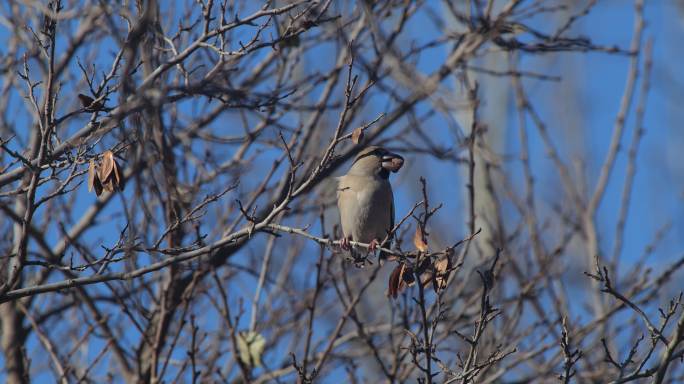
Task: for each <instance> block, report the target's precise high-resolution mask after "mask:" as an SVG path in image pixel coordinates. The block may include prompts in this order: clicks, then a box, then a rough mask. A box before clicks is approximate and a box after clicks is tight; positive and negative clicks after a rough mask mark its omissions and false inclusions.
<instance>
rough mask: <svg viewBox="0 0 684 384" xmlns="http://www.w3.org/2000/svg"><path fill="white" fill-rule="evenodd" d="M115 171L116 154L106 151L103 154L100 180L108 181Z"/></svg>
mask: <svg viewBox="0 0 684 384" xmlns="http://www.w3.org/2000/svg"><path fill="white" fill-rule="evenodd" d="M113 170H114V153H112V151H105V153H103V154H102V167H100V179H102V180H107V179H109V176H110V175H111V174H112V171H113Z"/></svg>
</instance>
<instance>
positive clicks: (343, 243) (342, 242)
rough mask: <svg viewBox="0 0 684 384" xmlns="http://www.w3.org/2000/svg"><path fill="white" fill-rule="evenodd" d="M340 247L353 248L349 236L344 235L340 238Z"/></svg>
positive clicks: (346, 249) (344, 248)
mask: <svg viewBox="0 0 684 384" xmlns="http://www.w3.org/2000/svg"><path fill="white" fill-rule="evenodd" d="M340 248H342V249H343V250H345V251H348V250H350V249H351V246H350V245H349V238H347V237H343V238H342V239H340Z"/></svg>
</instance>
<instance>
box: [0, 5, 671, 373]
mask: <svg viewBox="0 0 684 384" xmlns="http://www.w3.org/2000/svg"><path fill="white" fill-rule="evenodd" d="M597 3H598V2H597V1H595V0H589V1H585V2H582V4H578V3H575V2H563V1H561V2H551V1H537V0H502V1H494V0H489V1H481V0H473V1H464V2H451V1H443V2H438V1H434V2H433V1H405V0H388V1H368V0H359V1H350V2H346V1H332V0H293V1H261V2H258V1H251V0H244V1H240V0H233V1H231V0H220V1H213V0H199V1H177V2H158V1H154V0H148V1H144V0H138V1H135V2H121V3H117V2H105V1H83V2H80V1H60V0H50V1H21V2H9V3H8V4H5V5H3V7H2V17H1V18H0V22H1V23H2V26H3V35H2V36H3V37H4V38H5V39H4V41H5V42H6V44H5V45H4V46H3V47H1V48H0V49H2V51H3V55H2V65H1V66H0V68H2V75H1V76H2V77H1V79H2V81H1V87H0V88H1V90H2V97H1V98H0V119H1V120H0V209H1V210H2V215H1V216H0V225H1V226H2V229H4V232H3V233H5V235H3V236H2V237H0V249H1V250H2V252H1V253H0V256H2V258H1V259H0V264H1V268H2V275H1V276H2V277H1V278H0V283H1V284H0V321H1V323H2V328H1V332H0V342H1V343H0V347H1V350H2V359H1V361H2V362H3V364H4V369H3V371H2V378H3V379H5V381H6V382H8V383H22V382H30V381H50V382H52V381H56V382H65V383H68V382H97V383H100V382H154V383H158V382H255V383H266V382H294V381H297V382H301V383H310V382H391V383H394V382H415V381H418V382H420V383H434V382H441V383H454V382H460V383H494V382H496V383H504V382H506V383H507V382H556V381H560V382H564V383H569V382H611V383H624V382H651V381H652V382H655V383H663V382H679V381H681V380H684V368H683V365H682V363H681V361H682V358H684V343H683V342H682V341H683V340H684V309H683V308H682V305H683V304H684V303H683V302H682V290H681V284H678V281H681V274H679V269H680V268H681V267H682V265H684V258H680V259H678V260H675V262H674V263H673V264H671V265H667V266H666V265H664V264H663V263H653V259H652V258H649V257H650V255H651V254H653V253H654V252H655V253H657V252H659V251H658V248H657V246H658V245H659V244H660V242H661V241H662V237H663V236H664V234H665V233H666V232H667V231H668V228H669V227H670V226H668V225H662V226H661V227H659V228H646V229H645V232H647V233H648V234H646V235H644V236H649V234H653V236H654V238H653V240H652V242H651V244H650V245H649V247H647V249H646V250H645V251H644V253H643V255H642V256H641V257H640V258H638V259H636V258H634V257H631V258H629V259H628V256H627V255H633V254H634V251H633V250H631V249H629V250H628V249H626V245H625V237H626V235H625V234H626V226H627V224H628V223H629V222H630V220H639V219H638V218H634V217H632V216H630V215H629V210H630V206H631V205H632V200H633V197H632V196H633V192H634V190H635V175H636V172H637V169H638V164H639V159H640V157H639V154H640V151H641V148H642V145H641V141H642V137H643V134H644V125H645V123H644V122H645V114H646V106H647V105H649V103H648V96H649V93H650V88H651V87H650V85H651V81H650V79H651V72H652V70H651V67H652V66H653V64H652V61H653V57H654V55H653V54H652V44H653V42H652V39H651V36H650V35H649V32H648V30H647V29H646V30H645V25H646V21H645V15H647V14H648V13H646V12H644V4H643V0H635V1H634V3H633V5H631V6H630V7H628V6H627V3H621V4H620V5H617V7H620V9H622V10H626V9H627V8H629V9H630V12H631V14H632V15H633V18H634V22H633V26H632V27H631V31H632V35H631V43H629V44H628V45H625V46H623V45H622V44H619V43H615V42H605V41H600V40H601V39H596V38H595V37H594V36H592V34H593V32H594V31H596V30H600V28H602V26H601V25H595V24H592V23H590V22H589V21H587V20H593V19H589V17H590V16H591V14H592V12H594V11H595V8H596V7H597ZM540 20H542V21H540ZM620 20H622V19H620ZM585 21H586V24H585V25H584V26H583V28H582V29H581V30H582V34H579V33H577V32H576V31H577V30H578V28H576V25H578V24H579V23H581V22H585ZM620 22H621V21H620ZM616 23H617V22H616ZM584 55H600V56H605V57H611V58H614V60H615V61H616V62H618V63H621V64H620V65H622V66H624V67H625V68H627V72H626V77H625V80H624V86H623V89H622V90H621V97H620V98H619V100H615V104H616V105H618V109H617V110H616V111H614V112H611V114H612V115H613V121H614V123H613V126H612V127H611V128H610V131H609V132H610V134H609V137H608V139H606V140H603V141H600V140H599V141H597V142H599V143H600V144H601V146H600V152H599V155H598V156H592V157H589V156H587V158H586V159H584V163H582V164H581V166H579V167H578V166H575V164H576V163H577V161H576V160H577V159H576V158H575V157H573V156H575V155H576V153H573V152H572V150H568V148H571V149H572V148H577V147H578V146H579V147H581V146H582V145H585V144H584V143H569V142H567V141H568V139H567V138H583V137H586V135H582V134H574V133H573V134H571V133H567V132H565V133H564V132H559V127H561V128H562V127H563V126H565V125H560V124H558V123H557V121H554V120H553V119H549V118H548V111H553V110H558V108H559V106H562V105H563V104H562V103H563V102H564V101H563V100H559V99H544V98H542V97H539V96H535V95H536V92H535V89H536V87H538V86H540V84H541V85H542V86H544V87H549V88H550V89H554V90H556V91H557V90H558V89H560V88H562V87H564V86H567V78H565V77H564V74H563V73H557V72H554V71H553V68H552V67H551V66H550V65H549V63H553V62H554V61H558V60H564V58H567V57H584ZM568 76H569V77H572V75H571V74H570V75H568ZM574 86H576V87H578V89H579V86H578V85H577V84H575V85H574ZM578 92H579V90H578ZM508 101H510V103H509V102H508ZM499 104H506V105H499ZM577 121H581V120H580V119H578V120H577ZM368 144H375V145H382V146H385V147H388V148H391V149H392V150H394V151H396V152H398V153H401V154H402V155H404V156H405V157H406V158H407V159H409V161H408V164H407V166H405V167H404V169H403V170H402V171H401V172H400V173H399V174H398V175H397V176H396V177H395V178H394V179H393V183H394V185H395V191H396V195H397V197H396V200H397V201H396V218H395V225H394V228H393V229H392V232H391V233H390V234H388V236H394V238H395V239H396V241H395V243H394V245H393V246H392V247H390V248H388V247H385V248H383V249H382V251H383V252H386V253H387V254H389V255H391V256H392V257H391V258H389V259H388V261H386V262H380V260H378V259H377V257H375V255H374V254H373V253H372V252H369V253H368V255H367V257H365V258H363V259H355V260H349V259H348V258H347V257H346V253H345V252H343V251H341V250H340V241H339V236H340V230H339V228H338V224H337V223H338V214H337V211H336V204H335V203H336V202H335V199H336V198H335V190H336V184H335V182H334V180H333V178H332V176H334V175H337V174H341V173H343V172H344V169H345V168H346V167H347V166H348V160H350V159H351V158H353V157H354V156H355V154H356V153H357V152H358V151H360V150H361V149H362V148H363V147H364V146H365V145H368ZM590 152H591V150H589V149H587V153H590ZM540 154H541V155H540ZM592 154H593V152H592ZM540 180H543V182H540ZM463 196H465V198H463ZM607 201H608V202H616V201H617V202H618V203H615V204H612V205H609V206H607V204H608V203H607ZM615 206H617V213H616V214H615V215H613V216H610V217H611V218H613V219H611V220H605V219H604V218H603V216H602V213H601V212H602V211H603V210H606V209H613V208H611V207H615ZM459 208H460V210H459ZM457 211H458V212H460V213H461V214H460V215H454V214H453V212H457ZM668 220H669V219H668V218H663V219H662V220H661V222H662V223H667V222H668ZM606 222H608V224H606ZM353 245H355V246H358V247H362V248H369V244H361V243H355V244H353ZM662 252H667V251H662ZM678 276H679V277H678Z"/></svg>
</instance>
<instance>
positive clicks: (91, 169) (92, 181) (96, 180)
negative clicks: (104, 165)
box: [88, 159, 102, 196]
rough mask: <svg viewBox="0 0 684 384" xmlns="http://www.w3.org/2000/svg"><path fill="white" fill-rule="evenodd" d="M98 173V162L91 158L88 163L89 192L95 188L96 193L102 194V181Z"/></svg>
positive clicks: (97, 194)
mask: <svg viewBox="0 0 684 384" xmlns="http://www.w3.org/2000/svg"><path fill="white" fill-rule="evenodd" d="M97 173H98V172H97V163H95V160H94V159H91V160H90V163H89V164H88V192H90V191H92V190H93V189H95V195H96V196H100V195H101V194H102V182H100V177H99V176H98V174H97Z"/></svg>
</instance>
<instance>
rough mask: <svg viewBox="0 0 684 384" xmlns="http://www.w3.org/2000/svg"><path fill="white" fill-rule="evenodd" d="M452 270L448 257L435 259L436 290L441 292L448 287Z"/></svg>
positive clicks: (434, 284)
mask: <svg viewBox="0 0 684 384" xmlns="http://www.w3.org/2000/svg"><path fill="white" fill-rule="evenodd" d="M450 270H451V261H450V260H449V258H448V257H445V258H443V259H441V260H437V261H435V264H434V273H433V274H432V288H433V289H434V290H435V292H439V291H441V290H442V289H444V288H446V285H447V280H448V279H449V271H450Z"/></svg>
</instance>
